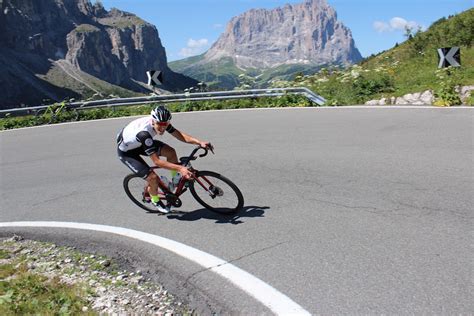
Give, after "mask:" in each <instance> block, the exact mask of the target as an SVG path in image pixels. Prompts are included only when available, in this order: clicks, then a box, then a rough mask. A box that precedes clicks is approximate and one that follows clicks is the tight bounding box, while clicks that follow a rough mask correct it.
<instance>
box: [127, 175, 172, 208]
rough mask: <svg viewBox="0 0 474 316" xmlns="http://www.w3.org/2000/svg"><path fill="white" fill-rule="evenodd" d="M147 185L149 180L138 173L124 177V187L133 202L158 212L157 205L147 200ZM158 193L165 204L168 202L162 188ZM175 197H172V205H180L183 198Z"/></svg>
mask: <svg viewBox="0 0 474 316" xmlns="http://www.w3.org/2000/svg"><path fill="white" fill-rule="evenodd" d="M146 186H147V182H146V181H145V180H143V179H142V178H140V177H139V176H137V175H136V174H129V175H128V176H126V177H125V178H124V179H123V188H124V189H125V193H127V196H128V197H129V198H130V199H131V200H132V202H133V203H135V204H136V205H138V206H140V207H141V208H142V209H144V210H147V211H150V212H156V207H155V206H154V205H153V204H151V202H149V201H147V200H146V199H145V197H144V192H145V190H146ZM158 195H159V196H160V200H161V201H162V202H163V203H164V204H167V197H166V196H165V195H164V194H163V192H162V191H161V190H160V189H159V190H158ZM168 197H170V196H168ZM174 197H175V199H172V201H173V203H172V205H173V206H175V207H180V206H181V200H180V199H178V198H176V196H174ZM170 200H171V199H170Z"/></svg>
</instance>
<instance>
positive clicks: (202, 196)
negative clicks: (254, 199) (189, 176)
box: [189, 171, 244, 214]
mask: <svg viewBox="0 0 474 316" xmlns="http://www.w3.org/2000/svg"><path fill="white" fill-rule="evenodd" d="M189 189H190V191H191V194H192V195H193V197H194V198H195V199H196V201H198V202H199V204H201V205H202V206H204V207H205V208H207V209H208V210H210V211H213V212H217V213H221V214H235V213H237V212H239V211H240V210H241V209H242V207H243V206H244V197H243V195H242V192H240V190H239V188H238V187H237V186H236V185H235V184H234V183H233V182H232V181H230V180H229V179H227V178H226V177H224V176H223V175H221V174H219V173H217V172H213V171H198V172H197V173H196V175H195V177H194V180H193V181H192V182H190V185H189Z"/></svg>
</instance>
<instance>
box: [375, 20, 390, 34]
mask: <svg viewBox="0 0 474 316" xmlns="http://www.w3.org/2000/svg"><path fill="white" fill-rule="evenodd" d="M374 29H375V30H376V31H377V32H379V33H382V32H387V31H389V30H390V26H389V25H388V24H387V23H385V22H382V21H375V22H374Z"/></svg>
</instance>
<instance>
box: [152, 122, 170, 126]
mask: <svg viewBox="0 0 474 316" xmlns="http://www.w3.org/2000/svg"><path fill="white" fill-rule="evenodd" d="M155 124H156V125H158V126H160V127H167V126H168V125H169V124H170V123H169V122H155Z"/></svg>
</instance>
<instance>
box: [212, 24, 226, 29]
mask: <svg viewBox="0 0 474 316" xmlns="http://www.w3.org/2000/svg"><path fill="white" fill-rule="evenodd" d="M212 27H213V28H215V29H221V28H223V27H224V24H220V23H216V24H214V25H213V26H212Z"/></svg>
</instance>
